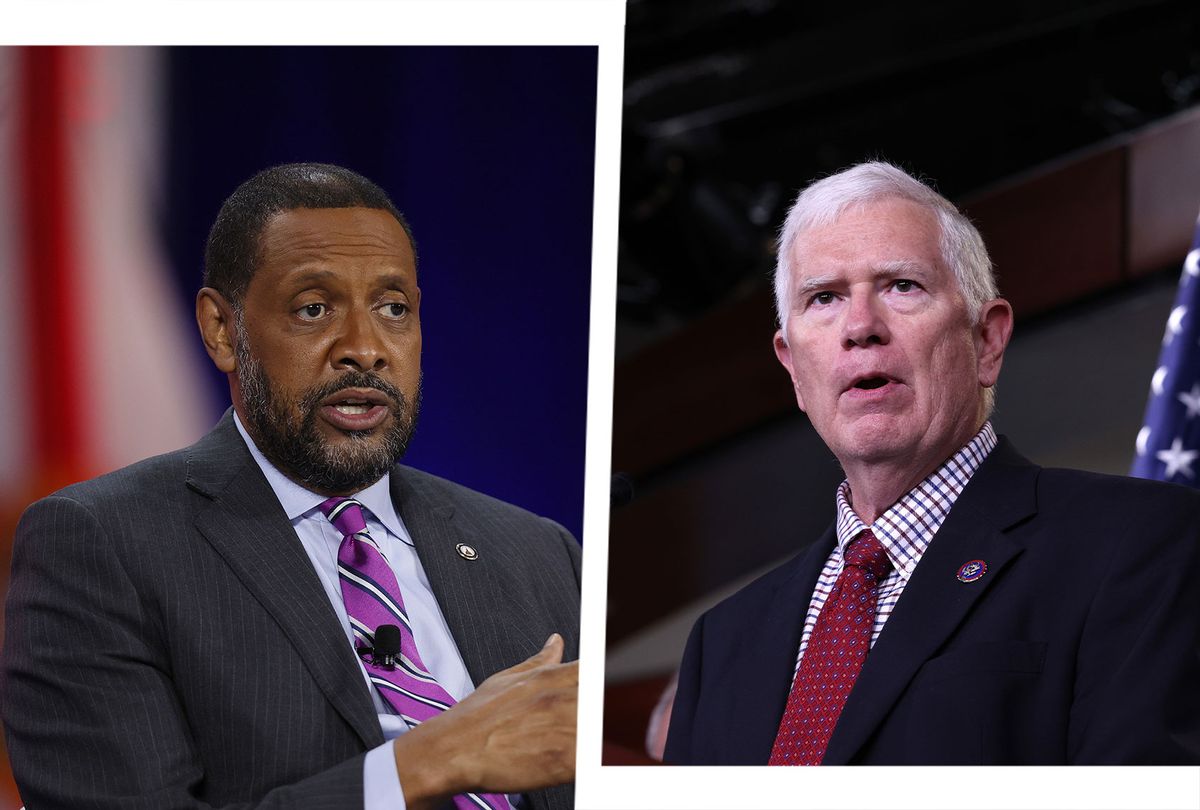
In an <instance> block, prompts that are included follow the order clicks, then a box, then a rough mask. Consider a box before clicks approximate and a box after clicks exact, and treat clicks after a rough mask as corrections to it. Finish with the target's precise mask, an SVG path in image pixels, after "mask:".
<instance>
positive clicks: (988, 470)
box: [824, 439, 1038, 765]
mask: <svg viewBox="0 0 1200 810" xmlns="http://www.w3.org/2000/svg"><path fill="white" fill-rule="evenodd" d="M1037 475H1038V468H1037V467H1035V466H1033V465H1032V464H1031V463H1029V462H1028V461H1026V460H1025V459H1023V458H1022V457H1021V456H1020V455H1018V454H1017V453H1016V452H1015V451H1014V450H1013V449H1012V448H1011V446H1010V445H1009V444H1008V443H1007V440H1004V439H1001V443H1000V444H998V445H997V447H996V448H995V449H994V450H993V451H992V453H991V455H989V457H988V459H987V461H985V462H984V464H983V465H982V466H981V467H980V469H979V470H978V472H976V474H975V476H974V477H973V478H972V479H971V482H970V483H969V484H968V485H967V487H966V489H964V490H963V492H962V494H961V495H960V496H959V498H958V500H957V501H956V502H955V504H954V507H953V508H952V509H951V511H950V515H949V516H948V517H947V519H946V522H945V523H943V524H942V527H941V528H940V529H939V530H938V533H937V534H936V535H935V536H934V538H933V540H932V541H931V542H930V544H929V548H928V549H926V551H925V554H924V556H922V558H921V561H920V563H919V564H918V565H917V567H916V568H915V569H914V570H913V574H912V578H911V579H910V580H909V582H908V584H907V585H906V586H905V589H904V593H903V595H902V596H901V597H900V600H899V601H898V602H897V603H896V608H895V610H894V612H893V613H892V615H891V616H890V617H889V618H888V621H887V624H886V625H884V629H883V632H882V633H880V636H879V639H878V640H877V641H876V643H875V646H874V647H873V648H872V649H871V652H870V654H869V655H868V656H867V660H866V663H865V664H864V666H863V669H862V672H861V673H860V674H859V678H858V681H857V682H856V683H855V685H854V689H853V691H852V692H851V693H850V697H849V698H848V699H847V701H846V706H845V708H844V709H843V710H842V714H841V717H840V718H839V719H838V723H837V726H836V728H835V729H834V732H833V737H832V738H831V739H830V742H829V748H828V749H827V750H826V754H825V760H824V762H825V763H826V764H831V765H839V764H846V763H848V762H850V761H851V760H852V759H853V758H854V756H855V755H856V754H857V753H858V751H859V750H860V749H861V748H862V746H863V745H864V743H866V741H867V740H868V739H869V738H870V736H871V734H872V733H873V732H874V731H875V729H876V728H877V727H878V726H879V724H880V723H881V722H882V721H883V720H884V718H885V717H886V716H887V714H888V712H889V711H890V710H891V708H892V706H893V705H894V704H895V702H896V701H897V699H899V697H900V696H901V694H903V692H904V690H905V688H906V687H907V686H908V684H909V681H911V680H912V678H913V676H914V675H915V674H916V672H917V670H918V669H920V667H921V666H922V665H923V664H924V663H925V662H926V661H927V660H928V659H929V658H931V657H933V656H934V655H935V654H936V653H937V650H938V649H939V647H941V646H942V644H943V643H944V642H945V641H946V640H947V639H948V638H949V637H950V636H951V635H952V634H953V633H954V631H955V630H956V629H957V628H958V627H959V625H960V624H961V623H962V622H963V620H964V619H965V618H966V617H967V615H968V614H969V613H970V612H971V608H972V607H973V606H974V605H975V604H976V603H977V602H979V601H980V600H982V599H983V598H985V596H986V595H987V594H988V593H989V592H990V590H991V589H992V588H993V587H994V586H995V583H996V582H997V581H999V580H1000V578H1001V577H1002V576H1003V575H1004V569H1005V568H1007V567H1008V566H1009V565H1010V564H1011V563H1012V562H1013V560H1015V559H1016V558H1017V556H1018V555H1019V554H1020V553H1021V551H1022V546H1021V545H1020V543H1019V542H1018V540H1017V538H1016V537H1015V536H1014V533H1006V530H1009V529H1011V528H1012V527H1014V526H1015V525H1016V524H1018V523H1020V522H1022V521H1024V520H1025V519H1027V518H1028V517H1030V516H1031V515H1033V514H1034V513H1036V511H1037V504H1036V489H1035V488H1036V483H1037ZM970 560H983V561H985V562H986V563H987V573H986V574H984V576H983V577H982V578H981V579H979V580H976V581H974V582H967V583H964V582H960V581H959V580H958V577H957V572H958V570H959V568H960V567H961V566H962V564H963V563H965V562H968V561H970Z"/></svg>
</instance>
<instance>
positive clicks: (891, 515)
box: [837, 422, 996, 581]
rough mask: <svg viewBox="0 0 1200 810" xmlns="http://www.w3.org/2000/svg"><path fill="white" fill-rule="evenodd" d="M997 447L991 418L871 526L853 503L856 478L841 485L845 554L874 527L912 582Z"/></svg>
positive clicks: (840, 542)
mask: <svg viewBox="0 0 1200 810" xmlns="http://www.w3.org/2000/svg"><path fill="white" fill-rule="evenodd" d="M995 446H996V431H995V430H993V429H992V423H991V422H985V423H984V425H983V427H982V428H980V430H979V432H978V433H976V434H975V436H974V437H972V439H971V440H970V441H969V442H967V443H966V444H965V445H964V446H963V447H962V448H961V449H960V450H959V451H958V452H957V453H955V454H954V455H952V456H951V457H950V458H949V459H947V460H946V462H945V463H944V464H942V466H940V467H938V468H937V469H936V470H934V471H933V472H932V473H931V474H930V475H929V477H928V478H926V479H925V480H924V481H922V482H921V483H919V484H917V485H916V486H915V487H913V488H912V489H911V490H909V491H908V493H907V494H905V495H904V496H903V497H902V498H900V500H898V501H896V502H895V503H894V504H892V505H891V506H890V507H888V509H887V511H885V512H884V513H883V514H882V515H880V516H879V518H878V519H877V520H876V521H875V523H873V524H872V525H870V526H868V525H867V524H866V523H864V522H863V521H862V519H861V518H859V516H858V515H857V514H855V512H854V509H853V508H852V507H851V506H850V482H849V481H843V482H842V483H841V485H840V486H838V489H837V554H838V555H839V556H840V555H841V554H842V553H843V552H844V551H845V548H846V544H847V543H849V542H850V541H851V540H853V539H854V538H855V537H857V536H858V535H859V534H861V533H862V532H863V531H864V530H865V529H870V530H871V533H872V534H874V535H875V538H876V539H877V540H879V542H880V544H882V545H883V547H884V549H885V550H886V551H887V554H888V557H889V558H890V559H891V561H892V565H893V566H894V567H895V569H896V571H898V572H899V573H900V576H901V577H902V578H903V579H904V580H905V581H907V580H908V577H909V575H910V574H912V570H913V568H915V567H916V565H917V563H918V562H919V561H920V559H921V555H923V554H924V553H925V549H926V548H928V546H929V542H930V541H931V540H932V539H933V536H934V535H935V534H936V533H937V530H938V529H939V528H941V526H942V523H943V522H944V521H945V520H946V516H947V515H949V514H950V507H952V506H954V502H955V501H956V500H958V496H959V495H960V494H961V493H962V491H963V488H964V487H966V485H967V482H968V481H970V480H971V476H973V475H974V474H975V472H976V470H978V469H979V465H980V464H982V463H983V460H984V459H985V458H987V456H988V454H989V453H991V452H992V449H993V448H994V447H995Z"/></svg>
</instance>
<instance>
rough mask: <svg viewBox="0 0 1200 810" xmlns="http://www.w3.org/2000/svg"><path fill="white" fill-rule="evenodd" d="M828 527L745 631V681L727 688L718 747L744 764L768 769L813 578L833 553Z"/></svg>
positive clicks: (742, 672) (798, 560) (832, 539)
mask: <svg viewBox="0 0 1200 810" xmlns="http://www.w3.org/2000/svg"><path fill="white" fill-rule="evenodd" d="M833 544H834V532H833V528H832V527H831V528H830V529H829V530H827V531H826V532H825V534H824V535H822V536H821V539H820V540H818V541H817V542H816V543H815V544H814V545H813V546H812V547H810V548H809V549H808V551H806V552H804V553H802V554H800V555H799V556H798V557H796V559H795V560H794V561H793V562H792V563H790V566H791V568H792V572H791V575H790V576H788V577H787V578H786V579H784V580H783V581H782V582H781V583H780V584H779V587H778V588H777V589H776V591H775V592H774V594H772V595H771V597H770V599H769V601H768V604H767V606H766V610H765V612H764V616H763V620H762V621H761V622H760V623H758V624H756V625H754V626H753V627H752V628H750V629H749V630H748V634H747V636H748V637H747V639H746V645H745V648H744V649H745V654H744V660H743V662H742V666H740V667H739V669H738V672H739V673H741V674H742V675H744V676H745V680H744V681H739V682H738V683H734V684H731V685H730V688H729V696H730V698H731V700H732V701H733V703H734V706H733V711H732V712H731V716H732V717H736V718H738V721H737V723H733V724H730V727H729V734H728V737H729V738H728V740H727V741H726V742H725V743H722V748H726V747H727V750H730V751H737V752H741V753H739V756H738V759H739V761H741V760H742V759H743V756H742V754H744V755H745V756H744V761H745V762H747V763H753V762H761V763H763V764H766V762H767V760H768V759H769V758H770V756H771V748H772V747H773V746H774V744H775V736H776V734H778V732H779V721H780V720H781V719H782V717H783V710H784V708H785V707H786V706H787V699H788V693H789V692H790V691H791V688H792V678H793V676H794V675H795V671H796V652H797V650H799V649H800V636H801V635H802V634H803V632H804V618H805V615H806V614H807V612H808V604H809V602H810V601H811V600H812V593H813V589H814V588H815V587H816V585H817V577H818V576H819V575H820V573H821V568H822V567H823V566H824V565H825V559H826V558H827V557H828V556H829V552H830V551H831V550H832V549H833Z"/></svg>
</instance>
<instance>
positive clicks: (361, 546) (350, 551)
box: [320, 498, 510, 810]
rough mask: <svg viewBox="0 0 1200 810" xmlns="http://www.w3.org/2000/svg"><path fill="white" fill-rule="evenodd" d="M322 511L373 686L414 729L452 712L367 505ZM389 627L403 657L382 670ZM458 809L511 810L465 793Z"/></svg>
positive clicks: (492, 797) (334, 504) (332, 503)
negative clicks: (380, 651) (372, 530)
mask: <svg viewBox="0 0 1200 810" xmlns="http://www.w3.org/2000/svg"><path fill="white" fill-rule="evenodd" d="M320 509H321V512H322V513H324V515H325V516H326V517H327V518H329V522H330V523H332V524H333V525H334V528H336V529H337V530H338V531H339V532H341V534H342V544H341V546H340V547H339V548H338V580H339V581H340V583H341V586H342V599H343V601H344V602H345V604H346V613H347V614H349V616H350V628H351V630H353V632H354V648H355V651H356V652H358V654H359V657H360V660H361V661H362V664H363V666H364V667H365V668H366V670H367V675H368V676H370V678H371V683H372V684H374V685H375V688H376V689H377V690H378V691H379V694H380V695H381V696H382V697H383V699H384V700H386V701H387V702H388V704H389V705H391V707H392V708H393V709H394V710H395V711H396V713H397V714H399V715H400V717H401V718H402V719H403V720H404V722H406V723H407V724H408V726H409V728H412V727H413V726H416V725H419V724H420V723H421V722H423V721H425V720H428V719H429V718H431V717H434V716H436V715H437V714H438V713H440V712H443V711H445V710H446V709H448V708H450V707H451V706H453V705H454V704H455V702H456V701H455V700H454V698H453V697H451V696H450V693H449V692H447V691H446V690H445V689H443V688H442V686H441V684H439V683H438V682H437V680H436V679H435V678H434V677H433V676H432V675H431V674H429V670H428V669H427V668H426V666H425V664H424V662H422V661H421V655H420V653H418V652H417V644H416V641H415V640H414V639H413V632H412V626H411V625H410V624H409V622H408V613H407V612H406V611H405V609H404V599H403V597H401V595H400V586H399V585H398V584H397V583H396V575H395V574H394V573H392V567H391V566H390V565H388V561H387V560H386V559H385V558H384V556H383V554H382V553H380V551H379V549H378V547H377V546H376V545H375V541H374V540H372V539H371V535H370V534H368V533H367V521H366V519H365V518H364V517H363V512H362V504H360V503H359V502H358V501H356V500H354V499H353V498H330V499H329V500H327V501H325V502H324V503H322V504H321V506H320ZM384 624H393V625H396V626H397V627H399V628H400V655H399V656H397V657H396V665H395V666H394V667H384V666H380V665H378V664H376V663H374V661H373V660H372V659H371V658H370V656H369V655H368V653H369V652H370V649H371V648H372V647H373V646H374V644H375V628H377V627H379V626H380V625H384ZM454 804H455V806H456V807H457V808H459V810H470V809H471V808H475V810H509V808H510V805H509V803H508V799H506V798H505V797H504V796H502V795H500V794H495V793H479V794H476V793H462V794H459V795H457V796H455V797H454Z"/></svg>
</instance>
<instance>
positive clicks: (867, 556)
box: [845, 529, 892, 582]
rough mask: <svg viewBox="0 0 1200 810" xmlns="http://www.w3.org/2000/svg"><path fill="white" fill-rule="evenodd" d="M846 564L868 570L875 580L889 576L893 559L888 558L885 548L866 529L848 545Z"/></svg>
mask: <svg viewBox="0 0 1200 810" xmlns="http://www.w3.org/2000/svg"><path fill="white" fill-rule="evenodd" d="M845 557H846V565H853V566H854V567H855V568H861V569H862V570H864V571H867V572H868V573H870V574H871V576H873V577H874V578H875V581H876V582H878V581H879V580H881V579H883V578H884V577H885V576H887V572H888V571H890V570H891V569H892V561H891V560H890V559H888V555H887V551H886V550H885V549H884V548H883V544H881V543H880V542H879V541H878V540H876V539H875V535H874V534H872V533H871V530H870V529H866V530H864V531H863V533H862V534H860V535H859V536H858V537H856V538H854V539H853V540H851V541H850V543H849V544H848V545H847V546H846V554H845Z"/></svg>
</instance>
